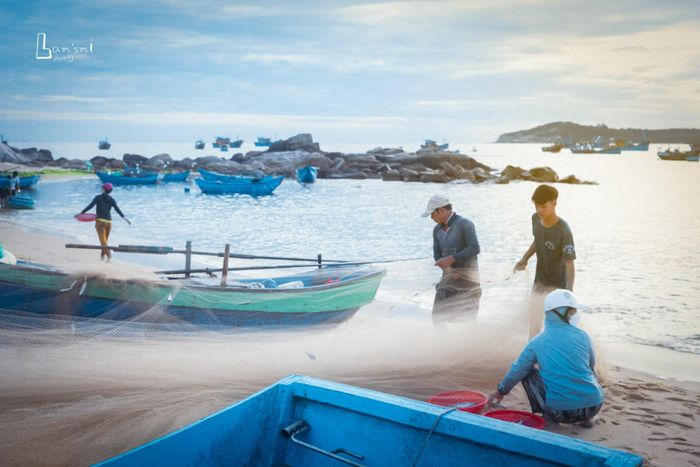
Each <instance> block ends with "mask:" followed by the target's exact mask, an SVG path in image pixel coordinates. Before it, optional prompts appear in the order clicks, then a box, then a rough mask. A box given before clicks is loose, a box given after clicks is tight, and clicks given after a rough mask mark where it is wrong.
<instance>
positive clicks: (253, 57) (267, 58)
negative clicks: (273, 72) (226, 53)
mask: <svg viewBox="0 0 700 467" xmlns="http://www.w3.org/2000/svg"><path fill="white" fill-rule="evenodd" d="M241 60H242V61H244V62H262V63H294V64H304V63H314V62H316V61H317V60H316V59H315V58H313V57H309V56H307V55H301V54H271V53H260V54H246V55H243V57H241Z"/></svg>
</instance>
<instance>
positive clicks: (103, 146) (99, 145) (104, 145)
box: [97, 136, 112, 150]
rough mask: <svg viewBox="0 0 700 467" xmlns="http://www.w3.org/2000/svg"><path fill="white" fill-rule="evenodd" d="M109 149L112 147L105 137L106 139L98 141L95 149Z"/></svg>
mask: <svg viewBox="0 0 700 467" xmlns="http://www.w3.org/2000/svg"><path fill="white" fill-rule="evenodd" d="M111 147H112V145H111V144H110V142H109V141H108V140H107V137H106V136H105V139H103V140H102V141H100V142H99V143H97V149H105V150H106V149H109V148H111Z"/></svg>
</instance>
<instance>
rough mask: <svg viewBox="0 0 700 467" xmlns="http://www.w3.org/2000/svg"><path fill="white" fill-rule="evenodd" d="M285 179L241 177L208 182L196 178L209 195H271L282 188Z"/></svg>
mask: <svg viewBox="0 0 700 467" xmlns="http://www.w3.org/2000/svg"><path fill="white" fill-rule="evenodd" d="M282 180H284V177H282V176H279V177H271V176H267V177H264V178H261V179H255V178H247V177H240V178H238V179H231V180H206V179H202V178H196V179H195V183H196V184H197V186H198V187H199V189H200V190H202V193H204V194H207V195H233V194H238V195H250V196H267V195H271V194H272V192H273V191H275V189H276V188H277V187H278V186H280V184H281V183H282Z"/></svg>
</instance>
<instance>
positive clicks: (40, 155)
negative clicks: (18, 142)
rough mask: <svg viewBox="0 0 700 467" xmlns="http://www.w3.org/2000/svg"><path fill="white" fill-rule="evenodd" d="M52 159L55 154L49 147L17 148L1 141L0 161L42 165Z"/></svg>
mask: <svg viewBox="0 0 700 467" xmlns="http://www.w3.org/2000/svg"><path fill="white" fill-rule="evenodd" d="M51 161H53V156H52V155H51V151H49V150H48V149H37V148H26V149H17V148H13V147H12V146H8V145H7V144H5V143H0V162H9V163H14V164H24V165H31V166H37V167H41V166H44V165H47V164H48V163H49V162H51Z"/></svg>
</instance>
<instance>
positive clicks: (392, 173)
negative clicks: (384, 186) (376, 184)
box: [382, 169, 401, 182]
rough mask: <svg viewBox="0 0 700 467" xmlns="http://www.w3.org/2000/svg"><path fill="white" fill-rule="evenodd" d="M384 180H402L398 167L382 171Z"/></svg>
mask: <svg viewBox="0 0 700 467" xmlns="http://www.w3.org/2000/svg"><path fill="white" fill-rule="evenodd" d="M382 180H384V181H385V182H400V181H401V173H399V171H398V170H396V169H389V170H385V171H383V172H382Z"/></svg>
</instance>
